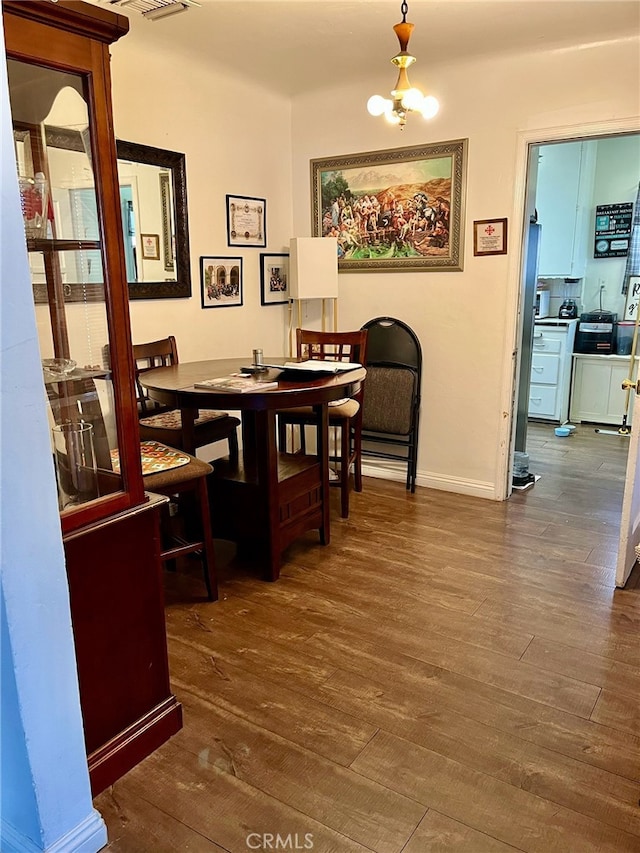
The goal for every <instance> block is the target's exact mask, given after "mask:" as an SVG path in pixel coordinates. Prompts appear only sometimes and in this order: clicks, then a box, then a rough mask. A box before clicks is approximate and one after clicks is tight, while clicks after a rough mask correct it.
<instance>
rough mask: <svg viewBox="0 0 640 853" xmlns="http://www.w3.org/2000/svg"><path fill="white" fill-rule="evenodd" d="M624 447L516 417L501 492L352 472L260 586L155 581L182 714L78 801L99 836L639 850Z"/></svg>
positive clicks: (638, 596)
mask: <svg viewBox="0 0 640 853" xmlns="http://www.w3.org/2000/svg"><path fill="white" fill-rule="evenodd" d="M627 444H628V439H627V438H625V437H620V436H604V435H597V434H595V432H594V430H593V427H589V426H586V425H584V426H580V427H578V428H577V430H576V432H575V434H574V435H572V436H571V437H570V438H556V436H555V435H554V432H553V426H548V425H544V426H543V425H537V424H532V425H530V430H529V442H528V450H529V453H530V456H531V462H530V468H531V470H532V471H533V472H535V473H537V474H540V475H541V479H540V480H539V481H538V482H537V483H536V485H535V487H534V488H532V489H530V490H529V491H526V492H520V493H515V494H514V495H513V497H512V499H511V500H510V501H508V502H505V503H494V502H490V501H484V500H479V499H475V498H471V497H465V496H461V495H454V494H450V493H446V492H439V491H433V490H427V489H420V488H419V489H418V490H417V492H416V494H415V495H410V494H407V493H406V492H405V490H404V487H403V485H402V484H398V483H391V482H387V481H383V480H374V479H367V480H366V481H365V488H364V491H363V493H362V494H355V493H354V494H352V503H351V516H350V518H349V519H348V520H342V519H340V518H339V513H338V506H337V503H336V505H335V507H334V510H335V511H334V512H333V513H332V541H331V545H330V546H328V547H327V548H322V547H321V546H319V545H318V544H317V538H316V537H315V536H313V535H309V536H307V537H306V538H304V539H302V540H300V541H299V542H298V543H296V544H295V545H294V546H292V547H291V548H290V549H289V551H288V552H287V554H286V560H285V565H284V566H283V571H282V576H281V578H280V580H279V581H278V582H277V583H274V584H269V583H265V582H263V581H262V580H260V579H259V578H258V575H257V573H256V572H253V571H252V570H251V569H250V568H247V567H242V566H239V565H236V564H235V562H234V561H233V559H232V550H231V549H230V548H227V547H225V546H223V545H221V548H220V552H219V558H220V566H221V573H222V577H223V579H222V582H221V585H220V589H221V599H220V601H218V602H215V603H208V602H206V601H205V599H204V585H203V583H202V580H201V573H200V568H199V565H198V564H197V563H194V564H192V566H191V567H188V568H187V571H183V572H179V573H176V574H171V575H170V574H167V575H166V576H165V577H166V588H167V608H166V612H167V629H168V635H169V653H170V665H171V672H172V680H173V686H174V690H175V693H176V694H177V696H178V698H179V699H180V701H181V702H182V703H183V706H184V718H185V726H184V729H183V730H182V731H181V732H180V733H179V734H177V735H176V736H175V737H174V738H173V739H172V740H171V741H170V742H169V743H167V744H165V745H164V746H163V747H161V748H160V749H159V750H157V752H155V753H154V754H153V755H152V756H150V757H149V758H148V759H146V760H145V761H144V762H142V763H141V764H140V765H138V767H136V768H134V769H133V770H132V771H131V772H130V773H129V774H127V776H125V777H124V778H123V779H121V780H120V781H119V782H118V783H117V784H115V785H114V786H113V787H112V788H111V789H109V790H108V791H105V792H104V793H103V794H101V795H100V796H99V797H98V798H96V801H95V805H96V807H97V808H98V809H99V810H100V812H101V813H102V814H103V815H104V818H105V820H106V822H107V825H108V829H109V837H110V844H109V846H108V848H107V849H108V850H109V851H112V853H165V851H166V853H170V851H183V850H184V851H192V853H213V851H231V852H232V853H240V852H241V851H242V853H246V851H248V850H252V849H253V850H276V849H278V850H296V849H298V850H302V849H310V850H313V851H316V853H356V851H375V853H397V851H403V853H426V851H467V852H468V853H493V851H495V853H498V851H505V853H506V851H513V850H521V851H531V853H555V851H566V853H586V851H610V853H614V851H615V853H622V851H640V808H639V797H640V703H639V699H640V641H639V628H640V588H639V585H638V573H637V567H636V570H634V575H632V578H631V579H630V582H629V584H628V585H627V588H626V589H625V590H616V589H615V588H614V565H615V558H616V544H617V535H618V524H619V517H620V506H621V500H622V484H623V480H624V472H625V461H626V452H627ZM334 491H335V490H334ZM334 497H335V498H336V499H337V497H338V495H337V493H336V494H335V496H334ZM278 836H280V838H279V839H278Z"/></svg>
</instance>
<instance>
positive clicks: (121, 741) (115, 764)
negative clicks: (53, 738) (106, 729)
mask: <svg viewBox="0 0 640 853" xmlns="http://www.w3.org/2000/svg"><path fill="white" fill-rule="evenodd" d="M181 728H182V705H181V704H180V703H179V702H178V700H177V699H176V698H175V696H173V695H170V696H169V697H168V698H167V699H165V700H164V702H161V703H160V704H159V705H156V707H155V708H152V710H151V711H149V712H148V713H147V714H145V715H144V717H141V718H140V719H139V720H136V722H135V723H133V724H132V725H130V726H129V727H128V728H126V729H125V730H124V731H122V732H120V734H118V735H117V736H116V737H115V738H113V739H112V740H110V741H109V742H108V743H106V744H105V745H104V746H102V747H100V749H97V750H96V751H95V752H92V753H91V755H89V757H88V762H89V778H90V780H91V792H92V794H93V796H94V797H95V796H97V795H98V794H99V793H101V792H102V791H104V789H105V788H107V787H109V785H112V784H113V783H114V782H115V781H116V780H117V779H120V777H121V776H124V774H125V773H127V772H128V771H129V770H131V768H132V767H135V766H136V764H138V763H139V762H140V761H142V759H143V758H146V757H147V756H148V755H151V753H152V752H154V750H156V749H157V748H158V747H159V746H161V745H162V744H163V743H165V741H167V740H169V738H170V737H171V736H172V735H174V734H176V732H178V731H180V729H181Z"/></svg>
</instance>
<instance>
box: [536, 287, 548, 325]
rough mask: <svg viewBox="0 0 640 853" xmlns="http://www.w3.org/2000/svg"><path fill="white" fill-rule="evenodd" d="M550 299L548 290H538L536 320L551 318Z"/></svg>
mask: <svg viewBox="0 0 640 853" xmlns="http://www.w3.org/2000/svg"><path fill="white" fill-rule="evenodd" d="M550 297H551V294H550V293H549V291H548V290H536V320H542V319H543V317H548V316H549V301H550Z"/></svg>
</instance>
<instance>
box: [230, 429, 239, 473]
mask: <svg viewBox="0 0 640 853" xmlns="http://www.w3.org/2000/svg"><path fill="white" fill-rule="evenodd" d="M239 458H240V450H239V448H238V432H237V430H235V429H234V431H233V432H232V433H230V435H229V462H231V463H232V464H233V465H237V464H238V459H239Z"/></svg>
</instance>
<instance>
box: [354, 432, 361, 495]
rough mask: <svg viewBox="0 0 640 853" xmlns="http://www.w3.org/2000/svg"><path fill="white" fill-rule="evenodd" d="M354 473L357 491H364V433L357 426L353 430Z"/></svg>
mask: <svg viewBox="0 0 640 853" xmlns="http://www.w3.org/2000/svg"><path fill="white" fill-rule="evenodd" d="M353 457H354V458H353V475H354V479H355V489H356V492H361V491H362V433H361V432H360V430H359V429H358V428H357V427H356V428H354V430H353Z"/></svg>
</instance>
